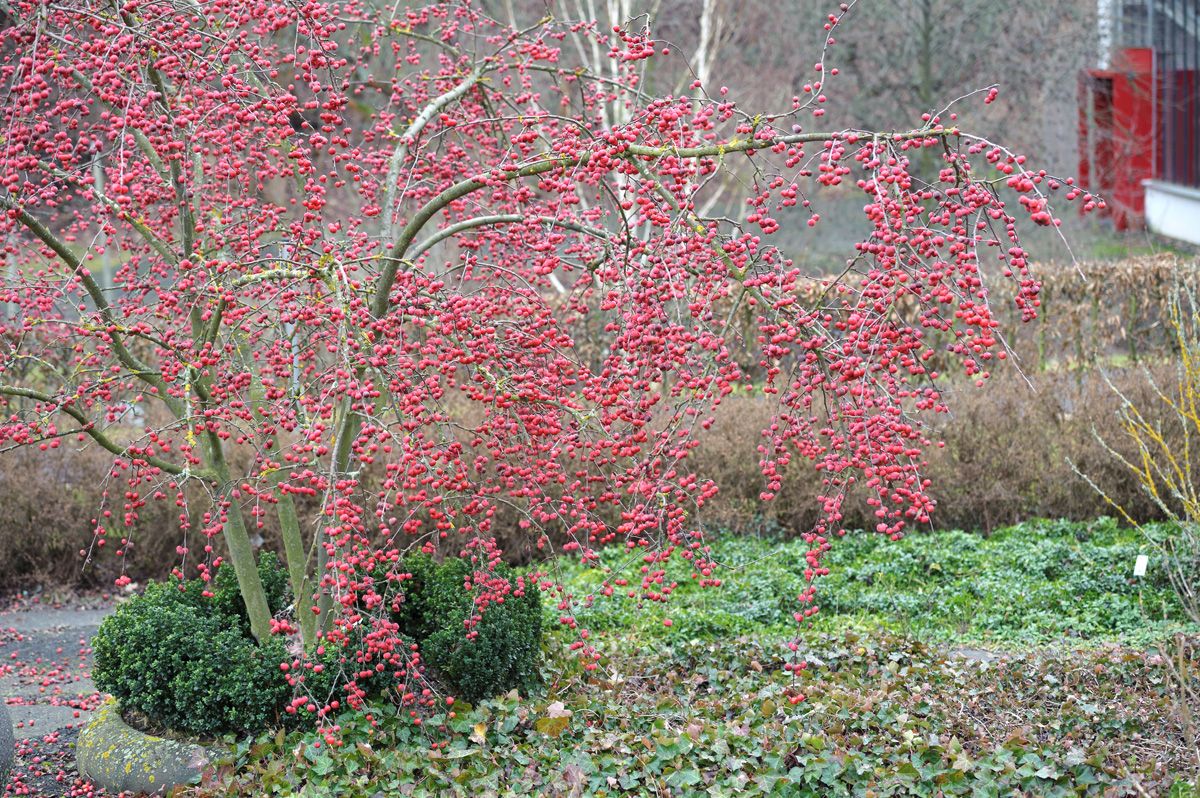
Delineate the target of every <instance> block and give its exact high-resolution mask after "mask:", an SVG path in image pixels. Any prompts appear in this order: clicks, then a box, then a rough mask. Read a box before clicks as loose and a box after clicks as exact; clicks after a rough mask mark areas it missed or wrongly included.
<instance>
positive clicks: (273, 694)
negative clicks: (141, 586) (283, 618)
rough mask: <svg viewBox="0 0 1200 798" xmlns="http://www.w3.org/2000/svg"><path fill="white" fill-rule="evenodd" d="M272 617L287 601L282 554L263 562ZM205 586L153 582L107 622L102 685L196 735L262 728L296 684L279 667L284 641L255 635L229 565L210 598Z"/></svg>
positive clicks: (125, 703) (99, 657) (99, 673)
mask: <svg viewBox="0 0 1200 798" xmlns="http://www.w3.org/2000/svg"><path fill="white" fill-rule="evenodd" d="M258 570H259V575H260V576H261V577H262V579H263V583H264V586H265V587H266V588H267V594H268V599H269V601H270V603H271V610H272V611H273V612H277V611H279V609H280V608H281V607H282V605H283V602H284V600H285V598H286V585H287V581H286V574H285V573H284V572H283V570H282V569H281V568H280V567H279V563H278V561H277V560H276V559H275V557H274V555H271V554H264V555H263V556H262V557H261V558H260V560H259V565H258ZM205 586H206V584H205V583H204V582H202V581H201V580H192V581H190V582H185V583H179V582H169V583H152V584H150V585H149V586H148V587H147V588H146V592H145V593H143V594H142V595H140V596H134V597H133V598H131V599H129V600H128V601H126V602H125V603H124V604H121V605H120V606H119V607H117V609H116V611H114V612H113V614H112V615H110V616H108V617H107V618H105V619H104V622H103V623H101V625H100V629H99V631H98V632H97V634H96V638H95V640H94V642H93V647H94V652H95V666H94V668H93V670H92V677H93V679H94V680H95V682H96V686H97V687H99V688H100V689H101V690H103V691H105V692H108V693H111V694H112V695H113V696H115V697H116V698H117V700H118V701H119V702H120V704H121V706H122V707H123V708H125V709H132V710H136V711H138V712H141V713H143V714H145V715H146V716H147V717H148V718H149V719H150V720H151V721H152V722H154V723H158V724H161V725H163V726H165V727H167V728H169V729H172V730H175V731H180V732H185V733H190V734H196V735H202V736H205V735H218V734H223V733H227V732H245V731H258V730H261V729H263V728H265V727H267V726H269V725H271V724H272V723H274V722H276V720H277V719H278V718H279V715H280V710H281V708H282V707H283V705H284V704H285V703H286V702H287V700H288V699H289V698H290V697H291V695H292V688H291V686H290V685H289V684H288V683H287V680H286V678H285V677H284V675H283V674H282V673H281V671H280V669H279V663H280V662H283V661H284V660H286V659H288V658H289V657H288V655H287V652H286V650H285V646H284V641H283V640H282V639H272V640H269V641H267V643H266V644H265V645H261V646H260V645H259V644H258V643H256V642H255V640H254V638H253V637H252V636H251V635H250V628H249V622H248V620H247V618H246V611H245V607H244V605H243V603H242V601H241V597H240V595H239V594H238V592H237V580H236V577H235V576H234V574H233V568H232V567H230V566H228V565H223V566H221V567H220V568H219V569H218V571H217V574H216V575H215V577H214V579H213V581H212V582H211V583H210V584H209V585H208V588H209V590H211V592H212V593H213V594H214V595H213V596H212V597H206V596H203V595H202V592H203V591H204V589H205Z"/></svg>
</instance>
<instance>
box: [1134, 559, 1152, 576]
mask: <svg viewBox="0 0 1200 798" xmlns="http://www.w3.org/2000/svg"><path fill="white" fill-rule="evenodd" d="M1149 564H1150V558H1149V557H1147V556H1146V555H1145V554H1139V555H1138V556H1137V559H1136V560H1135V561H1134V563H1133V575H1134V576H1145V575H1146V566H1147V565H1149Z"/></svg>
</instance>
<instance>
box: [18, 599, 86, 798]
mask: <svg viewBox="0 0 1200 798" xmlns="http://www.w3.org/2000/svg"><path fill="white" fill-rule="evenodd" d="M107 614H108V610H105V609H95V608H80V607H64V608H44V607H39V606H36V605H35V606H34V607H32V608H29V609H19V610H15V611H10V612H0V698H2V699H3V700H4V701H5V702H6V703H7V705H8V710H9V713H10V714H11V715H12V720H13V727H14V728H13V732H14V734H15V736H16V738H17V758H16V762H15V763H14V767H13V773H12V775H11V776H10V777H9V783H8V785H7V787H6V789H5V791H4V794H5V795H37V796H47V798H49V797H50V796H70V795H74V794H79V793H77V792H76V789H78V787H79V785H78V784H77V783H76V779H77V776H76V773H75V752H74V742H75V738H76V737H77V736H78V733H79V729H80V727H81V726H82V725H84V724H86V723H87V721H88V718H89V717H90V716H91V713H92V711H93V710H94V709H95V708H96V706H97V705H98V704H99V700H100V696H99V694H98V693H97V692H96V686H95V685H94V684H92V680H91V678H90V673H91V654H92V649H91V640H92V637H93V636H94V635H95V634H96V629H97V628H98V627H99V625H100V621H101V620H102V619H103V618H104V616H105V615H107Z"/></svg>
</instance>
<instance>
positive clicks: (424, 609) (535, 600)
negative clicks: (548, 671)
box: [393, 555, 542, 702]
mask: <svg viewBox="0 0 1200 798" xmlns="http://www.w3.org/2000/svg"><path fill="white" fill-rule="evenodd" d="M403 569H404V571H405V572H407V573H410V574H412V579H408V580H405V581H403V582H402V583H400V590H401V591H402V592H403V596H404V600H403V601H402V602H400V603H399V604H398V605H396V607H397V608H396V610H395V611H394V612H393V620H395V621H396V623H397V624H398V625H399V626H400V630H401V632H402V633H404V634H405V635H407V636H409V637H412V638H413V639H414V640H416V641H417V642H418V644H419V645H420V649H421V656H422V659H423V660H424V662H425V664H426V665H428V666H429V667H431V668H433V669H434V670H435V671H436V672H437V674H438V675H440V676H441V677H442V678H443V679H444V680H445V681H446V683H447V686H448V687H449V688H450V689H451V690H452V691H453V692H454V694H455V695H456V696H458V697H460V698H463V699H465V700H466V701H470V702H476V701H479V700H480V699H483V698H489V697H491V696H494V695H499V694H500V693H504V692H507V691H509V690H512V689H514V688H516V689H518V690H521V691H525V692H527V691H528V690H529V689H531V688H532V687H534V686H535V685H536V684H537V682H538V662H539V659H540V656H541V640H542V608H541V598H540V594H539V591H538V590H537V588H536V587H535V586H534V585H529V586H528V589H526V585H525V583H524V580H523V579H521V578H519V577H517V576H516V574H515V573H514V572H513V571H512V569H511V568H509V567H508V566H506V565H500V566H498V567H496V568H495V569H494V570H492V571H490V572H489V574H488V575H489V577H490V578H492V579H494V580H497V581H498V582H499V583H500V584H502V585H503V584H507V586H508V590H507V591H506V592H504V591H501V592H502V593H503V595H499V594H497V592H496V591H493V590H488V589H486V588H484V587H482V586H479V585H472V589H471V590H467V589H464V587H465V585H467V584H468V583H469V582H471V581H472V580H473V579H474V578H475V576H476V574H475V569H474V566H473V565H471V564H470V563H469V562H467V561H466V560H462V559H448V560H445V561H444V562H442V563H441V564H435V563H434V561H433V560H432V559H431V558H430V557H429V556H427V555H416V556H413V557H408V558H406V559H405V561H404V565H403ZM489 595H490V596H491V598H493V599H495V600H489V601H487V602H486V603H487V606H486V607H483V608H482V610H481V609H480V607H479V603H480V597H481V596H489Z"/></svg>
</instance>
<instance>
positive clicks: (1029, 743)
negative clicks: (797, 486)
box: [191, 520, 1200, 798]
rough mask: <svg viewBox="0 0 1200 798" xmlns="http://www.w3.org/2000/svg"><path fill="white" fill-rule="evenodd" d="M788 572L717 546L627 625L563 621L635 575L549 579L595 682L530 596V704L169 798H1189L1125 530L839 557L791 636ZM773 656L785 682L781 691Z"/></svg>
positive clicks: (367, 720) (1157, 635) (368, 733)
mask: <svg viewBox="0 0 1200 798" xmlns="http://www.w3.org/2000/svg"><path fill="white" fill-rule="evenodd" d="M803 553H804V549H803V545H802V544H801V543H799V542H786V541H781V540H777V539H769V538H751V537H735V536H727V537H723V538H721V539H720V540H719V541H717V542H716V544H715V556H716V559H717V560H718V561H719V562H721V563H722V565H723V568H722V571H721V573H720V576H721V578H722V579H723V581H724V584H723V585H722V586H721V587H720V588H715V589H713V588H706V589H700V588H699V587H697V586H696V585H694V584H692V583H691V580H690V578H689V573H688V572H687V570H686V569H683V568H680V569H679V570H678V571H674V570H672V569H671V568H669V569H668V571H669V573H668V582H669V581H671V580H674V581H677V582H678V583H679V587H678V588H677V589H676V590H675V591H674V595H673V596H672V597H671V599H670V601H669V602H668V603H667V604H665V605H659V604H653V605H651V606H643V607H640V608H639V607H638V606H637V601H636V599H635V600H630V599H628V598H625V599H619V597H617V596H614V597H613V598H611V599H610V598H604V597H599V598H594V599H593V600H591V601H587V597H588V596H589V595H590V594H589V593H588V592H587V591H592V590H595V589H596V586H597V585H598V584H600V583H602V582H603V581H604V580H605V579H606V578H616V576H615V574H614V573H609V572H606V571H604V570H603V569H604V568H620V567H623V566H627V565H630V566H632V567H633V570H634V572H635V573H636V572H637V569H638V568H639V567H640V563H639V562H636V561H635V562H633V563H628V562H627V558H628V554H627V553H626V552H623V551H620V550H617V549H614V550H609V551H606V552H604V554H603V557H602V560H601V563H600V567H584V566H581V565H580V564H578V563H575V562H567V561H561V562H557V563H554V564H552V567H553V569H554V570H555V571H556V572H557V574H556V575H557V577H558V578H560V579H561V580H562V582H563V584H564V586H565V588H566V589H567V591H568V592H570V593H571V594H572V595H573V597H574V598H575V599H577V600H578V602H577V603H579V604H581V605H582V604H588V605H589V606H587V607H586V608H583V607H581V608H580V609H579V610H578V611H577V612H576V613H575V614H576V617H577V618H578V621H579V624H580V626H581V627H583V626H586V627H587V628H588V629H589V630H590V634H591V642H593V643H596V644H597V645H598V646H599V648H600V649H601V650H602V651H603V652H604V653H605V659H604V660H603V662H602V664H601V667H600V668H598V669H596V670H594V671H587V670H585V669H583V668H582V667H581V665H580V664H579V662H578V661H577V660H576V659H575V658H574V656H573V655H572V654H571V652H570V651H568V650H567V646H568V645H569V643H570V642H571V641H572V640H574V639H575V636H574V635H575V634H576V633H575V632H571V631H570V630H566V629H563V628H561V627H559V625H558V616H559V615H560V614H561V613H562V610H560V609H558V608H557V602H556V601H551V600H547V601H545V602H544V608H545V611H546V623H547V628H549V629H550V630H551V631H550V632H549V633H548V634H547V637H546V641H545V648H546V657H545V660H544V665H543V672H542V681H543V685H544V686H543V687H542V688H541V689H540V690H539V691H538V692H536V693H535V694H533V695H531V696H520V695H518V694H517V693H516V692H510V693H508V694H506V695H504V696H500V697H497V698H494V699H488V700H484V701H481V702H479V703H478V704H476V705H474V706H472V705H469V704H467V703H466V702H462V701H459V702H456V703H455V704H454V705H453V706H452V707H449V708H446V709H445V710H442V711H438V712H437V713H435V714H432V715H427V716H425V717H424V718H422V722H421V723H420V724H419V725H418V724H416V723H414V722H413V720H412V719H411V718H410V717H409V716H408V714H407V712H402V713H398V712H397V711H396V710H395V709H391V708H389V707H388V706H386V705H383V704H381V705H379V706H377V707H376V708H375V709H374V711H372V712H371V713H369V714H355V715H346V716H344V717H343V718H341V719H340V720H339V723H340V725H341V730H340V733H339V741H340V745H338V746H336V747H332V748H331V747H330V746H329V744H328V743H327V742H326V741H324V740H323V739H322V737H321V736H320V735H317V734H313V733H308V734H304V733H298V732H296V733H291V734H284V733H282V732H281V733H278V734H277V735H275V736H264V737H262V738H260V739H257V740H252V741H245V742H243V743H241V744H240V745H239V746H238V747H237V750H236V752H235V755H234V756H233V757H232V759H231V761H230V763H229V764H228V765H226V766H225V767H224V768H223V769H222V770H221V771H219V772H218V773H217V774H216V775H215V777H214V778H213V779H212V781H211V783H210V784H207V785H203V786H201V787H198V788H195V790H193V791H192V793H191V794H193V795H314V796H315V795H327V794H337V795H346V796H360V795H361V796H373V795H377V794H383V795H412V796H443V795H445V796H452V795H464V796H466V795H470V796H488V795H494V796H501V795H512V794H520V793H530V794H538V795H562V796H572V795H577V796H617V795H622V796H623V795H637V796H642V795H646V796H690V795H712V796H724V795H779V796H809V795H811V796H842V795H846V796H850V795H856V796H876V797H881V796H891V795H894V796H901V795H945V796H950V795H970V796H993V795H994V796H1013V795H1029V796H1072V795H1097V796H1099V795H1105V796H1108V795H1170V796H1172V798H1183V796H1190V795H1192V794H1193V792H1192V789H1193V788H1192V787H1190V786H1189V785H1188V783H1187V780H1188V779H1191V778H1194V776H1195V768H1196V766H1197V762H1196V754H1195V738H1194V737H1190V736H1189V735H1193V734H1194V733H1195V715H1194V714H1193V715H1190V716H1189V714H1188V713H1189V711H1193V712H1194V711H1195V709H1196V708H1195V707H1193V706H1191V703H1190V702H1191V701H1192V700H1193V699H1192V698H1189V696H1193V697H1194V695H1196V693H1197V691H1198V690H1200V673H1198V670H1197V656H1198V653H1197V648H1198V646H1197V639H1198V635H1200V629H1198V628H1197V627H1195V626H1193V625H1189V623H1188V622H1186V620H1185V619H1184V618H1183V616H1182V614H1181V612H1180V611H1179V608H1178V605H1177V604H1176V602H1175V600H1174V596H1173V594H1172V593H1171V592H1170V590H1169V588H1168V586H1167V585H1166V583H1165V581H1164V580H1162V579H1161V578H1160V577H1159V576H1158V575H1157V574H1156V568H1155V563H1154V561H1153V559H1152V561H1151V565H1150V569H1149V571H1148V573H1147V576H1146V577H1145V578H1143V579H1134V578H1133V576H1132V571H1133V563H1134V559H1135V558H1136V556H1137V554H1139V553H1146V554H1152V551H1151V550H1149V548H1148V547H1146V546H1144V544H1142V543H1141V541H1140V539H1139V537H1138V535H1137V533H1136V532H1132V531H1129V530H1124V529H1121V528H1119V527H1117V525H1116V524H1115V523H1113V522H1111V521H1107V520H1101V521H1096V522H1092V523H1084V524H1075V523H1060V522H1040V523H1031V524H1023V525H1020V526H1017V527H1012V528H1009V529H1005V530H1002V531H1000V532H998V533H997V534H994V535H992V536H991V537H988V538H983V537H980V536H976V535H971V534H966V533H961V532H946V533H937V534H930V535H921V534H914V535H911V536H910V537H909V538H907V539H905V540H904V541H900V542H898V543H893V542H890V541H886V540H883V539H879V538H876V537H873V536H868V535H862V534H859V535H852V536H849V537H847V538H846V539H844V540H840V541H837V543H836V545H835V547H834V549H833V551H832V552H831V553H830V555H829V557H828V558H827V562H828V564H829V566H830V568H831V569H832V574H831V575H830V576H829V577H827V578H826V579H825V580H823V582H822V583H821V585H820V594H819V595H820V602H821V604H822V607H823V610H822V612H821V613H820V614H819V615H818V616H816V618H817V620H816V622H815V623H814V624H812V625H811V626H810V627H808V628H806V629H804V630H802V631H800V632H799V635H798V637H797V630H796V627H795V624H794V622H793V621H792V620H791V613H792V612H794V609H795V606H796V605H795V603H794V601H793V599H794V596H795V594H796V593H797V592H798V589H799V588H800V587H802V585H803V576H802V572H803V563H804V556H803ZM672 568H674V566H672ZM635 584H636V583H635ZM668 617H669V618H670V619H671V621H672V623H671V625H670V626H667V625H665V624H664V623H663V621H664V619H665V618H668ZM792 640H795V641H797V642H798V644H799V649H800V650H799V651H798V652H797V654H793V653H792V652H791V651H790V650H789V648H788V646H787V643H788V642H789V641H792ZM796 656H802V657H804V658H805V659H807V661H808V662H809V667H808V668H807V669H806V670H804V671H801V672H800V673H799V674H798V675H793V674H792V673H790V672H788V671H787V670H786V669H785V668H784V666H785V665H786V664H788V663H789V662H792V661H794V658H795V657H796ZM1189 691H1190V692H1189ZM798 693H803V694H804V695H805V700H803V701H801V702H799V703H793V702H792V700H791V698H792V697H793V696H795V695H797V694H798Z"/></svg>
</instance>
